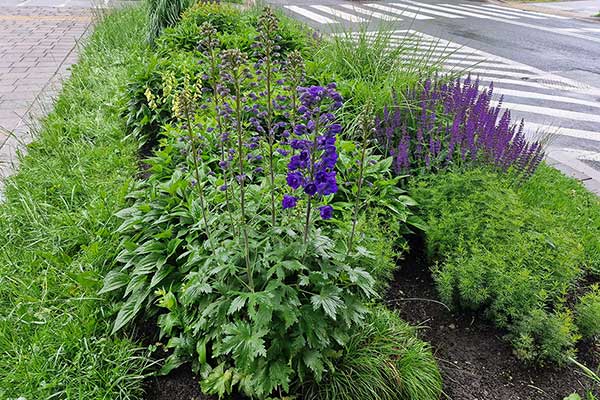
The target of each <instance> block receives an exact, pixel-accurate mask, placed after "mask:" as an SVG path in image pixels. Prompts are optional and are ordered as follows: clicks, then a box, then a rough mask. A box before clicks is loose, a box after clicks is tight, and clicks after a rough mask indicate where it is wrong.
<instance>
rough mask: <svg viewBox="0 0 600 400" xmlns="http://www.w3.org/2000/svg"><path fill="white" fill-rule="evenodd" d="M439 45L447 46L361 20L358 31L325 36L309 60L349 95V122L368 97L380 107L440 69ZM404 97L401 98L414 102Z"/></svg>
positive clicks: (317, 74)
mask: <svg viewBox="0 0 600 400" xmlns="http://www.w3.org/2000/svg"><path fill="white" fill-rule="evenodd" d="M439 50H445V49H443V46H442V45H440V44H439V43H438V42H435V41H426V40H423V39H422V38H421V37H420V36H419V35H416V34H405V33H399V32H398V31H396V30H395V28H394V26H393V25H391V24H383V25H381V26H380V27H379V28H378V29H377V30H375V31H369V30H368V25H363V26H361V28H360V29H359V30H358V31H349V30H343V29H342V30H340V31H338V32H336V33H335V34H334V35H332V37H331V38H329V37H328V38H326V39H324V40H322V42H321V44H320V46H319V48H318V50H317V51H316V52H315V53H314V57H313V58H312V62H311V63H309V65H308V67H309V69H308V73H309V75H310V76H312V77H313V79H315V80H317V81H326V80H335V81H336V82H337V83H338V88H339V90H340V91H341V92H342V94H343V95H344V96H345V97H346V99H347V102H346V107H345V110H344V111H345V113H344V116H343V117H344V119H345V121H346V125H351V126H354V125H355V123H356V120H355V116H356V115H358V114H360V110H361V109H362V106H363V105H364V104H366V103H368V102H370V103H372V104H373V105H374V108H375V110H377V111H378V110H382V109H383V107H384V106H385V105H386V104H390V103H391V102H392V101H393V100H394V98H395V95H396V94H397V95H399V96H402V94H403V93H408V92H411V91H414V90H415V89H416V88H420V86H421V85H422V82H423V81H425V80H426V79H427V78H432V77H434V76H436V75H438V74H441V72H442V66H443V61H444V57H440V56H438V55H437V54H440V52H439ZM442 53H443V52H442ZM323 71H326V72H323ZM454 72H455V73H456V74H461V73H462V72H464V71H454ZM324 74H325V75H327V76H326V77H324V76H323V75H324ZM456 74H454V75H452V76H448V79H452V78H454V76H456ZM440 80H442V78H441V77H440ZM404 100H405V101H404V103H403V104H404V105H405V106H406V108H407V109H408V108H410V104H409V103H408V101H407V100H406V99H404Z"/></svg>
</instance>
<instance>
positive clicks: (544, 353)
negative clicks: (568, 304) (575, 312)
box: [511, 309, 581, 363]
mask: <svg viewBox="0 0 600 400" xmlns="http://www.w3.org/2000/svg"><path fill="white" fill-rule="evenodd" d="M511 331H512V332H513V333H512V336H511V341H512V344H513V346H514V347H515V353H516V354H517V356H518V357H519V358H521V359H522V360H525V361H540V360H552V361H558V362H560V363H564V362H566V361H568V359H569V358H570V357H573V356H574V355H575V350H574V349H573V343H575V342H577V340H579V339H580V338H581V337H580V336H579V334H578V333H577V328H576V326H575V325H574V324H573V318H572V317H571V313H570V312H568V311H564V312H554V313H551V314H550V313H547V312H545V311H543V310H540V309H537V310H533V311H531V313H530V314H529V315H526V316H524V317H523V318H522V319H521V320H519V321H518V322H517V323H516V324H515V326H514V327H512V329H511Z"/></svg>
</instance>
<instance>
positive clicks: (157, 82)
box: [122, 53, 205, 146]
mask: <svg viewBox="0 0 600 400" xmlns="http://www.w3.org/2000/svg"><path fill="white" fill-rule="evenodd" d="M204 69H205V68H204V67H203V66H202V65H198V60H197V58H196V57H194V56H193V55H191V54H189V53H175V54H173V55H172V56H171V58H169V59H165V58H159V57H156V56H152V55H151V56H148V57H147V61H146V63H145V64H144V65H141V66H140V67H139V69H138V70H136V71H135V72H134V73H133V74H132V76H131V77H130V79H129V82H128V84H127V90H126V93H125V96H124V100H123V102H124V103H125V104H124V106H123V112H122V115H123V117H124V119H125V123H126V126H127V131H128V132H129V133H131V134H132V135H133V136H134V137H135V138H138V139H140V143H141V145H144V144H148V145H150V146H153V145H155V144H156V142H157V140H158V137H159V134H160V131H161V130H162V127H163V126H165V125H167V124H170V123H172V122H173V121H174V118H173V101H174V98H175V97H174V96H175V94H176V93H179V92H180V91H181V90H182V88H183V84H184V81H185V80H186V79H188V80H189V79H192V80H196V77H197V76H199V75H201V74H202V73H203V71H204Z"/></svg>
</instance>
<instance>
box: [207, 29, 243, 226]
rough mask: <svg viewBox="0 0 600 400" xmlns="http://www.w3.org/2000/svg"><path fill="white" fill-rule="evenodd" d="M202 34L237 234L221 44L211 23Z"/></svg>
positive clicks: (225, 187) (226, 187) (222, 166)
mask: <svg viewBox="0 0 600 400" xmlns="http://www.w3.org/2000/svg"><path fill="white" fill-rule="evenodd" d="M200 33H201V36H202V40H200V43H199V44H198V50H199V51H200V52H201V53H202V55H203V57H204V59H205V60H207V61H208V74H207V75H206V76H204V77H203V78H204V79H205V80H207V81H208V83H209V85H210V87H209V88H208V89H209V90H210V92H211V99H212V107H213V108H214V111H215V121H216V123H217V134H218V136H219V137H218V143H219V150H220V158H221V160H220V162H219V167H220V169H221V176H222V178H223V185H222V186H221V188H222V190H223V192H224V193H225V207H226V209H227V214H228V215H229V220H230V222H231V228H232V230H233V232H234V234H236V232H237V227H236V225H237V224H235V223H234V221H233V215H232V213H231V204H230V201H229V196H230V187H229V185H228V184H227V181H228V176H229V168H228V166H229V161H228V160H227V158H228V154H227V153H226V149H227V144H228V142H229V140H228V139H227V135H226V134H225V131H224V126H223V116H222V112H221V110H222V107H223V99H222V95H223V94H224V93H223V90H219V89H223V88H221V86H222V85H221V81H220V75H219V53H220V49H219V46H220V42H219V38H218V36H217V30H216V28H215V27H214V26H213V25H212V24H211V23H210V22H205V23H203V24H202V25H201V26H200Z"/></svg>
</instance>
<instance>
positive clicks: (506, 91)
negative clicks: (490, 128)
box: [498, 88, 600, 108]
mask: <svg viewBox="0 0 600 400" xmlns="http://www.w3.org/2000/svg"><path fill="white" fill-rule="evenodd" d="M498 93H499V94H504V95H506V96H513V97H524V98H529V99H539V100H549V101H557V102H560V103H570V104H579V105H582V106H587V107H596V108H600V103H599V102H597V101H590V100H583V99H576V98H574V97H565V96H556V95H551V94H543V93H536V92H524V91H522V90H513V89H504V88H502V89H498Z"/></svg>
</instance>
